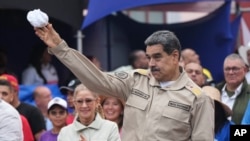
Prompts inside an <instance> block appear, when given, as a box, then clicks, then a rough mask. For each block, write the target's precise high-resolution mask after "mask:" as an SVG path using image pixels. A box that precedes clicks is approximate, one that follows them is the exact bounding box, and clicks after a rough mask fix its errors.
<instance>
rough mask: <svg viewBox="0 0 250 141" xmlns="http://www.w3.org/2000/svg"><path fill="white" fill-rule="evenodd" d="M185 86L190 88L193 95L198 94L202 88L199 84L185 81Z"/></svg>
mask: <svg viewBox="0 0 250 141" xmlns="http://www.w3.org/2000/svg"><path fill="white" fill-rule="evenodd" d="M185 87H186V88H187V89H188V90H190V91H191V92H192V93H193V94H194V95H196V96H200V95H201V93H202V90H201V88H200V87H199V86H197V85H195V84H192V83H187V84H186V85H185Z"/></svg>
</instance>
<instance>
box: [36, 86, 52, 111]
mask: <svg viewBox="0 0 250 141" xmlns="http://www.w3.org/2000/svg"><path fill="white" fill-rule="evenodd" d="M38 93H39V94H38V96H37V97H36V98H35V102H36V105H37V106H38V107H39V108H45V109H47V105H48V103H49V101H50V100H51V99H52V94H51V91H50V90H49V89H48V88H45V87H42V88H39V92H38Z"/></svg>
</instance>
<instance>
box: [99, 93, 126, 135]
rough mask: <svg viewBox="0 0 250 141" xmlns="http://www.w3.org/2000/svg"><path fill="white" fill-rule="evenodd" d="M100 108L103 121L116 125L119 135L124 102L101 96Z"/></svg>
mask: <svg viewBox="0 0 250 141" xmlns="http://www.w3.org/2000/svg"><path fill="white" fill-rule="evenodd" d="M101 106H102V108H103V113H104V117H105V119H107V120H110V121H113V122H115V123H117V125H118V128H119V131H120V134H121V129H122V125H123V116H124V114H123V113H124V101H123V100H121V99H119V98H116V97H110V96H101Z"/></svg>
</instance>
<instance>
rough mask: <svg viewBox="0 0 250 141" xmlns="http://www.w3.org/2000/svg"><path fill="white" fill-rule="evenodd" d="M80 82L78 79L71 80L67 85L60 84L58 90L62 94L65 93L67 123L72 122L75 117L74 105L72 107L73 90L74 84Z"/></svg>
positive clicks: (76, 84)
mask: <svg viewBox="0 0 250 141" xmlns="http://www.w3.org/2000/svg"><path fill="white" fill-rule="evenodd" d="M79 84H81V82H80V81H79V80H78V79H73V80H71V81H70V82H69V83H68V85H67V86H61V87H60V91H61V93H62V94H63V95H66V99H67V103H68V104H67V105H68V113H69V114H68V117H67V124H70V123H72V122H73V120H74V117H75V107H74V99H73V95H74V90H75V88H76V86H78V85H79Z"/></svg>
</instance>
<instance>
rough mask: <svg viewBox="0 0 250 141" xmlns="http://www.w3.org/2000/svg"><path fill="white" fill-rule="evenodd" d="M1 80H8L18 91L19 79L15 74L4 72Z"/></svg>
mask: <svg viewBox="0 0 250 141" xmlns="http://www.w3.org/2000/svg"><path fill="white" fill-rule="evenodd" d="M0 80H6V81H8V82H9V83H10V84H11V86H12V87H13V88H14V89H15V90H16V91H18V90H19V85H18V81H17V79H16V77H15V76H13V75H10V74H3V75H1V76H0Z"/></svg>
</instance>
